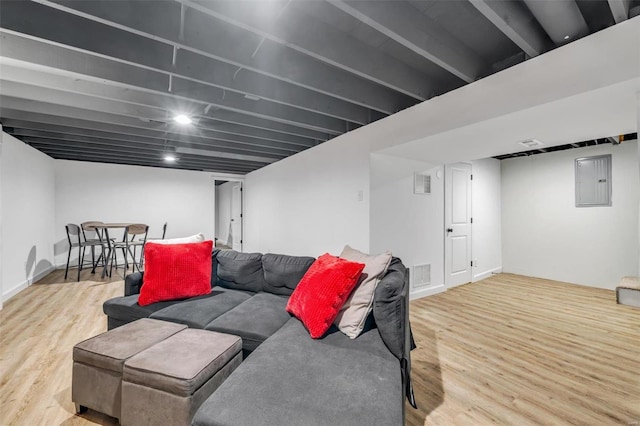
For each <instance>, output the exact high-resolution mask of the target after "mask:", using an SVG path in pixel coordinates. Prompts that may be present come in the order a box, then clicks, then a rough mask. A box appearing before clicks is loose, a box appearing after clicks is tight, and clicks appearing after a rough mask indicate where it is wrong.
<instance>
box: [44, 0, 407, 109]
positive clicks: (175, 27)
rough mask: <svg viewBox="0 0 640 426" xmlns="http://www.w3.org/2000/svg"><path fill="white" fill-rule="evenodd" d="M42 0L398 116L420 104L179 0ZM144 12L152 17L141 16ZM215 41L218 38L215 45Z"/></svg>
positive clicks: (244, 75)
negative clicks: (182, 3) (131, 0)
mask: <svg viewBox="0 0 640 426" xmlns="http://www.w3.org/2000/svg"><path fill="white" fill-rule="evenodd" d="M37 1H38V2H39V3H42V4H44V5H47V6H50V7H53V8H56V9H60V10H62V11H65V12H68V13H72V14H75V15H77V16H81V17H83V18H87V19H91V20H94V21H96V22H100V23H102V24H105V25H109V26H112V27H115V28H119V29H121V30H124V31H128V32H131V33H134V34H137V35H140V36H143V37H147V38H151V39H153V40H157V41H161V42H163V43H166V44H170V45H173V46H176V47H178V48H179V49H181V50H188V51H190V52H193V53H196V54H198V55H202V56H206V57H209V58H211V59H215V60H219V61H224V62H226V63H229V64H232V65H234V66H236V67H241V68H242V69H243V70H248V71H253V72H257V73H260V74H262V75H266V76H268V77H272V78H276V79H278V80H280V81H283V82H287V83H291V84H295V85H297V86H300V87H304V88H306V89H310V90H313V91H316V92H318V93H323V94H325V95H329V96H332V97H334V98H337V99H341V100H344V101H347V102H351V103H355V104H357V105H360V106H363V107H366V108H371V109H374V110H376V111H380V112H383V113H386V114H393V113H394V112H396V111H399V110H401V109H404V108H406V107H408V106H410V105H412V104H414V103H415V101H411V100H410V99H409V98H408V97H406V96H402V95H400V94H398V93H397V92H395V91H392V90H390V89H388V88H384V87H382V86H380V85H378V84H374V83H371V82H369V81H367V80H364V79H362V78H359V77H357V76H354V75H353V74H351V73H348V72H345V71H343V70H340V69H337V68H335V67H333V66H330V65H327V64H324V63H321V62H318V61H315V60H314V59H312V58H309V57H308V56H307V55H304V54H302V53H300V52H297V51H295V50H293V49H288V48H286V47H284V46H282V45H279V44H277V43H274V42H273V41H270V40H261V39H260V37H259V36H257V35H255V34H252V33H248V32H245V31H244V30H241V29H239V28H237V27H234V26H232V25H229V24H227V23H225V22H222V21H220V20H218V19H215V18H213V17H211V16H208V15H205V14H203V13H200V12H198V11H196V10H194V9H191V8H185V7H184V6H182V5H181V4H179V3H176V2H167V1H165V2H155V3H153V4H151V3H149V2H144V1H137V2H127V3H125V2H113V1H110V2H107V1H104V0H96V1H89V2H78V1H56V2H52V1H47V0H37ZM107 3H108V4H107ZM181 9H182V10H181ZM181 15H182V18H183V25H182V27H181V26H180V19H181ZM140 16H145V17H152V18H153V19H139V17H140ZM181 29H182V32H181V31H180V30H181ZM211 40H216V42H215V43H212V42H211ZM258 45H259V46H260V48H259V49H257V47H258ZM236 78H238V79H239V81H238V84H242V83H247V81H245V80H247V79H249V80H250V79H251V78H252V76H251V75H250V74H249V75H248V74H247V73H246V72H243V73H239V74H238V76H236Z"/></svg>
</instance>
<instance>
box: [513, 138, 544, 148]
mask: <svg viewBox="0 0 640 426" xmlns="http://www.w3.org/2000/svg"><path fill="white" fill-rule="evenodd" d="M518 143H519V144H520V145H522V146H524V147H526V148H538V147H540V146H542V145H544V144H543V143H542V142H540V141H539V140H538V139H527V140H526V141H522V142H518Z"/></svg>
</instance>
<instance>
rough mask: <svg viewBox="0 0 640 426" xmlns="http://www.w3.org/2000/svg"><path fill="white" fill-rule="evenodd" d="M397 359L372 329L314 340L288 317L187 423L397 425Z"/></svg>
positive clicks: (197, 425)
mask: <svg viewBox="0 0 640 426" xmlns="http://www.w3.org/2000/svg"><path fill="white" fill-rule="evenodd" d="M403 403H404V402H403V393H402V383H401V374H400V363H399V362H398V359H397V358H395V357H394V356H393V355H392V354H391V353H390V352H389V350H388V349H387V348H386V347H385V345H384V343H383V342H382V339H381V338H380V335H379V333H378V331H377V329H375V328H374V329H370V330H368V331H365V332H363V333H362V334H361V335H360V336H359V337H358V338H357V339H355V340H351V339H349V338H348V337H347V336H345V335H344V334H342V333H341V332H340V331H338V329H337V328H336V327H335V326H334V327H332V328H331V329H330V330H329V332H328V334H327V335H326V336H325V337H324V338H322V339H318V340H314V339H311V338H310V337H309V334H308V333H307V331H306V330H305V328H304V326H303V325H302V323H301V322H300V321H298V320H297V319H296V318H292V319H291V320H289V321H288V322H287V324H285V325H284V326H283V327H282V328H281V329H280V330H278V331H277V332H276V333H275V334H274V335H273V336H272V337H270V338H269V339H268V340H267V341H265V342H264V343H263V344H262V345H260V347H259V348H258V349H257V350H256V351H255V352H254V353H253V355H251V357H249V358H248V359H247V360H246V361H244V362H243V363H242V364H241V365H240V367H238V369H237V370H236V371H235V372H234V373H233V374H232V375H231V376H230V377H229V378H228V379H227V380H226V381H225V382H224V383H223V384H222V386H220V388H218V390H217V391H216V392H215V393H214V394H213V395H211V396H210V397H209V398H208V399H207V400H206V401H205V402H204V404H203V405H202V406H201V407H200V409H199V410H198V412H197V413H196V415H195V417H194V419H193V422H192V425H195V426H205V425H207V426H212V425H217V426H232V425H234V426H235V425H253V424H265V425H267V424H268V425H281V426H287V425H296V426H297V425H334V424H335V425H345V426H350V425H353V426H356V425H357V426H360V425H384V426H390V425H393V426H396V425H398V426H399V425H402V411H403Z"/></svg>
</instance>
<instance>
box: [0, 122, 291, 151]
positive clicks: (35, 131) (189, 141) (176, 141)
mask: <svg viewBox="0 0 640 426" xmlns="http://www.w3.org/2000/svg"><path fill="white" fill-rule="evenodd" d="M3 126H5V127H9V128H13V129H14V130H13V131H14V133H20V134H21V135H25V136H36V137H40V136H43V135H45V134H46V136H49V137H52V138H53V137H54V136H55V138H56V139H63V138H64V137H69V138H87V139H89V140H93V141H102V143H104V144H105V145H108V144H111V143H112V144H114V145H117V144H118V143H124V144H134V145H139V146H141V147H144V146H147V147H152V148H153V147H158V146H164V145H166V144H171V145H173V146H190V147H200V148H203V149H216V150H218V151H223V152H228V153H229V154H239V155H250V154H251V153H255V154H258V155H260V156H264V157H269V158H272V159H275V160H278V159H282V158H284V157H286V156H288V155H291V154H292V153H295V152H299V151H301V150H303V148H301V149H299V150H297V151H288V150H282V149H278V148H272V147H267V146H244V145H240V144H230V143H226V142H222V141H216V140H205V139H201V138H197V137H185V136H179V135H173V134H167V135H166V136H165V137H164V138H157V137H146V136H139V135H127V134H121V133H113V132H104V131H97V130H89V129H86V128H75V127H66V126H56V125H51V124H43V123H31V122H25V121H21V120H13V119H4V118H3Z"/></svg>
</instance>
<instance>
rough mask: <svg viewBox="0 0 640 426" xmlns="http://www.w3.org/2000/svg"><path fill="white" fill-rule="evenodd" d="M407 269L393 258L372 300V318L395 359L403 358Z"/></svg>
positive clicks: (398, 260) (406, 313)
mask: <svg viewBox="0 0 640 426" xmlns="http://www.w3.org/2000/svg"><path fill="white" fill-rule="evenodd" d="M406 272H407V269H406V268H405V267H404V265H403V264H402V262H400V259H398V258H395V257H394V258H393V259H392V260H391V264H389V268H387V273H386V274H385V275H384V277H383V278H382V280H381V281H380V283H378V286H377V287H376V291H375V295H374V300H373V316H374V318H375V320H376V324H377V326H378V331H379V332H380V336H381V337H382V340H383V341H384V343H385V344H386V345H387V348H389V350H390V351H391V353H392V354H394V355H395V356H396V358H398V359H401V358H402V357H403V356H404V349H405V320H406V315H408V312H407V309H406V306H405V302H406V301H405V299H404V297H403V296H404V294H405V293H403V290H404V286H405V274H406Z"/></svg>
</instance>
